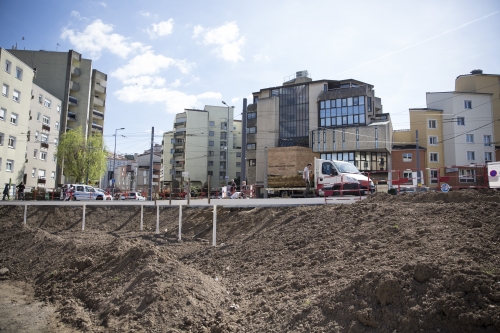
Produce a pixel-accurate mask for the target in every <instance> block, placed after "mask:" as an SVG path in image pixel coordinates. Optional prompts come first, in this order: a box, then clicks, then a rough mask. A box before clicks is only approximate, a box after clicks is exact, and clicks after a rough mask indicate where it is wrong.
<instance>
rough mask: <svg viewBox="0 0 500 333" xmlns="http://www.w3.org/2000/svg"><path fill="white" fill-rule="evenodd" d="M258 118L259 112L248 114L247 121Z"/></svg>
mask: <svg viewBox="0 0 500 333" xmlns="http://www.w3.org/2000/svg"><path fill="white" fill-rule="evenodd" d="M256 118H257V112H248V113H247V119H256Z"/></svg>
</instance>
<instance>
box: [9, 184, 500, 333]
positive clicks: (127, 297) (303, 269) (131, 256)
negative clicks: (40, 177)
mask: <svg viewBox="0 0 500 333" xmlns="http://www.w3.org/2000/svg"><path fill="white" fill-rule="evenodd" d="M178 209H179V208H178V207H168V206H167V207H161V208H160V230H161V232H160V233H159V234H156V233H155V230H156V208H155V207H154V206H151V207H144V231H142V232H141V231H138V223H139V222H138V221H140V207H139V206H87V207H86V210H87V211H86V221H85V231H82V230H81V224H82V207H76V206H32V207H30V210H29V212H28V216H27V223H26V225H24V224H23V219H24V207H23V206H13V205H0V331H1V332H56V333H67V332H81V331H88V332H171V333H172V332H210V333H219V332H499V331H500V193H499V192H496V191H493V190H481V191H475V190H465V191H457V192H450V193H446V194H445V193H437V192H426V193H418V194H403V195H397V196H391V195H389V194H387V193H381V192H379V193H376V194H374V195H372V196H370V197H368V198H367V199H364V200H362V201H360V202H357V203H354V204H350V205H320V206H318V205H315V206H299V207H263V208H221V207H218V209H217V246H216V247H212V242H211V240H212V218H213V212H212V208H210V207H205V208H204V207H184V208H183V239H182V241H179V240H178V236H177V232H178Z"/></svg>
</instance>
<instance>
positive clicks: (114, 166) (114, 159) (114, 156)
mask: <svg viewBox="0 0 500 333" xmlns="http://www.w3.org/2000/svg"><path fill="white" fill-rule="evenodd" d="M124 129H125V127H122V128H117V129H115V152H114V154H113V191H112V193H113V197H114V196H115V183H116V178H115V168H116V132H117V131H120V130H124Z"/></svg>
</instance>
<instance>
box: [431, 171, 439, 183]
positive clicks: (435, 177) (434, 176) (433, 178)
mask: <svg viewBox="0 0 500 333" xmlns="http://www.w3.org/2000/svg"><path fill="white" fill-rule="evenodd" d="M429 171H430V176H431V177H430V178H431V184H438V183H439V181H438V171H437V170H432V169H431V170H429Z"/></svg>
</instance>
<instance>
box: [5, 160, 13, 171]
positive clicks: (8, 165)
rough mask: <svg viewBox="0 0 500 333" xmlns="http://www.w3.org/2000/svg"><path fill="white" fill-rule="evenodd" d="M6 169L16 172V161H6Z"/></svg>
mask: <svg viewBox="0 0 500 333" xmlns="http://www.w3.org/2000/svg"><path fill="white" fill-rule="evenodd" d="M5 171H7V172H14V161H13V160H7V163H5Z"/></svg>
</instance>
